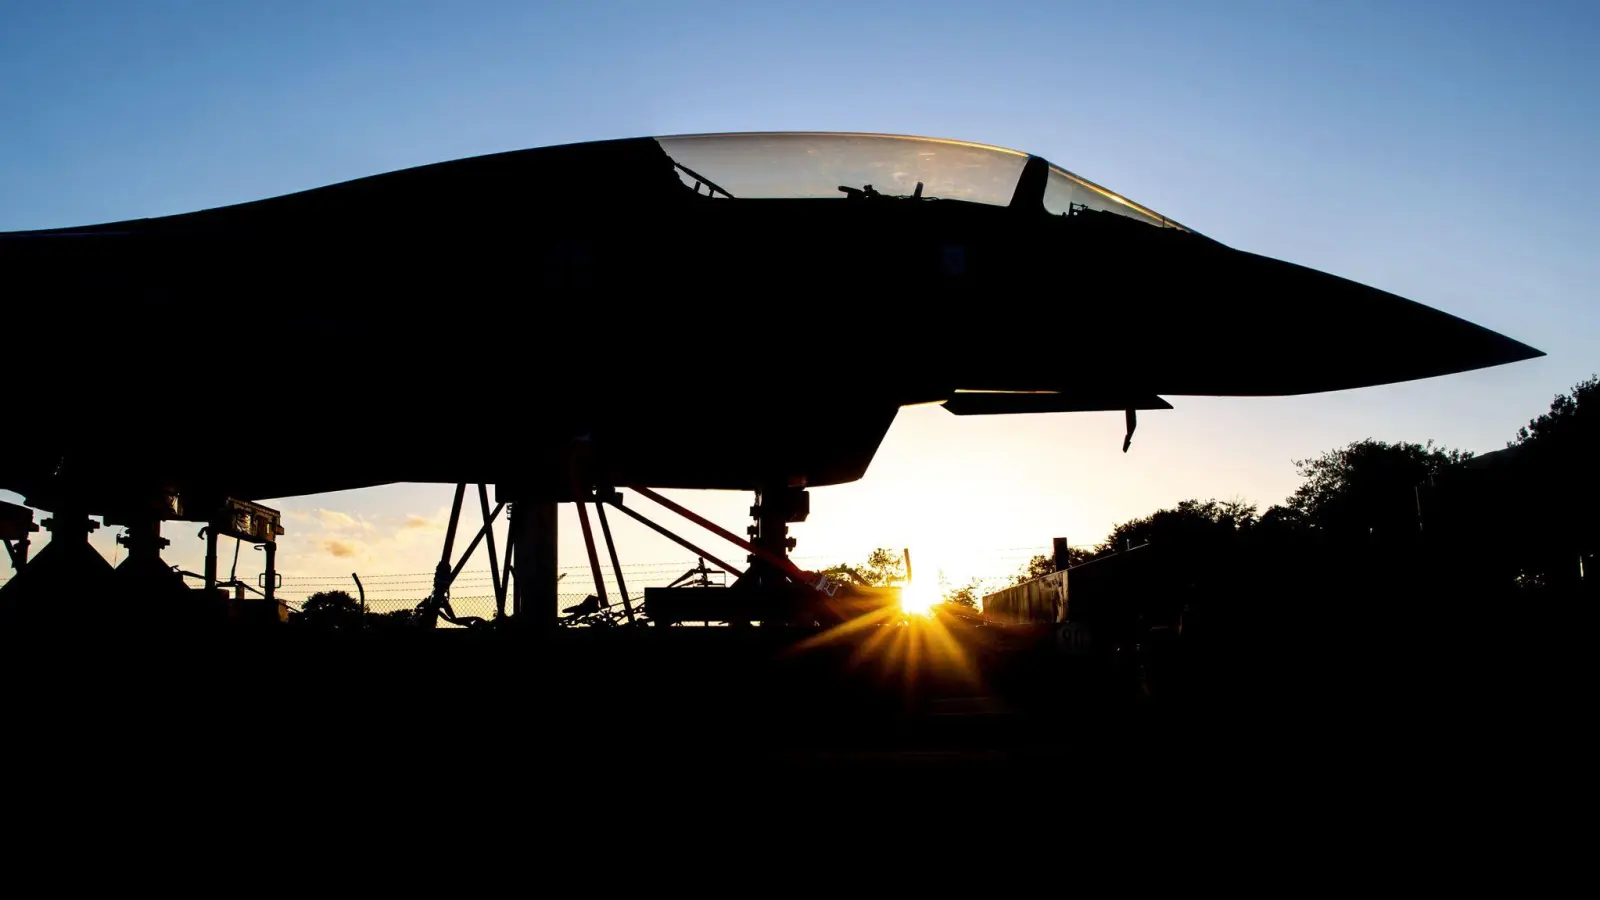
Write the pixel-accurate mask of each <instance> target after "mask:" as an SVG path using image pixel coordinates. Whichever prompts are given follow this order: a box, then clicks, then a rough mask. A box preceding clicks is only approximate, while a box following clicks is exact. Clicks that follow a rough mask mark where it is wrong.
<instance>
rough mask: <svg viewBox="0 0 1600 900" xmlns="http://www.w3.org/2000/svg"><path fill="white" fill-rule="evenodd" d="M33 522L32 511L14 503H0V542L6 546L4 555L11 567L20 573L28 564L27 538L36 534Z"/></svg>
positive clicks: (28, 540)
mask: <svg viewBox="0 0 1600 900" xmlns="http://www.w3.org/2000/svg"><path fill="white" fill-rule="evenodd" d="M38 530H39V526H38V525H37V524H35V523H34V521H33V510H31V509H29V508H27V507H26V506H18V505H16V504H15V503H6V502H4V501H0V542H4V543H5V545H6V555H7V556H8V557H10V559H11V567H12V568H13V569H17V570H18V571H20V570H21V569H22V567H23V566H25V565H27V563H28V546H29V544H30V543H31V541H30V538H29V536H30V535H32V534H34V533H36V532H38Z"/></svg>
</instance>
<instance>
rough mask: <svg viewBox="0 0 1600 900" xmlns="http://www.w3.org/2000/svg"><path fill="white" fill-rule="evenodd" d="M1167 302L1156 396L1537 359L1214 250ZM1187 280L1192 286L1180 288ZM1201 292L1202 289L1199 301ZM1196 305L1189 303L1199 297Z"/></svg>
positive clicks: (1452, 325) (1399, 306) (1373, 379)
mask: <svg viewBox="0 0 1600 900" xmlns="http://www.w3.org/2000/svg"><path fill="white" fill-rule="evenodd" d="M1190 251H1191V252H1190V253H1188V254H1185V255H1186V256H1187V257H1188V258H1187V259H1186V260H1185V261H1184V263H1183V264H1181V265H1177V266H1174V267H1171V268H1170V269H1169V270H1168V271H1169V272H1173V273H1175V275H1174V280H1173V281H1172V282H1171V288H1172V293H1171V296H1179V297H1182V296H1184V294H1185V293H1187V294H1188V296H1189V297H1190V298H1192V299H1190V300H1188V301H1186V302H1171V303H1166V304H1163V306H1164V307H1165V310H1164V311H1165V312H1166V313H1167V314H1168V315H1169V316H1170V320H1169V321H1168V323H1167V326H1166V327H1165V328H1164V329H1162V330H1163V331H1164V332H1165V339H1164V340H1156V341H1154V342H1153V343H1154V344H1155V347H1153V348H1152V349H1153V350H1154V351H1155V353H1154V355H1155V356H1156V357H1157V359H1156V360H1155V362H1154V365H1155V367H1156V368H1157V370H1158V371H1159V373H1160V375H1159V378H1158V382H1159V383H1160V384H1162V385H1169V386H1164V387H1158V392H1159V393H1170V394H1202V395H1219V396H1263V395H1278V394H1309V393H1317V392H1322V391H1338V390H1349V389H1353V388H1361V387H1372V386H1375V385H1382V384H1392V383H1395V382H1401V381H1412V380H1416V379H1420V378H1433V377H1436V376H1439V375H1450V374H1454V373H1457V372H1467V371H1471V370H1473V369H1483V368H1488V367H1490V366H1499V365H1504V364H1506V363H1512V362H1519V361H1521V360H1526V359H1533V358H1535V357H1539V356H1543V355H1544V354H1543V353H1542V352H1541V351H1539V350H1536V349H1534V348H1533V347H1530V346H1528V345H1527V344H1524V343H1522V342H1520V341H1517V340H1514V339H1512V338H1509V337H1506V336H1505V335H1503V334H1499V333H1497V332H1494V331H1491V330H1489V329H1487V328H1484V327H1482V326H1480V325H1475V324H1473V323H1471V322H1468V321H1466V320H1464V319H1461V318H1458V317H1456V316H1453V315H1450V314H1449V313H1446V312H1441V311H1440V310H1437V309H1433V308H1432V307H1429V306H1424V305H1423V304H1421V303H1416V302H1414V301H1411V300H1407V299H1405V298H1404V297H1399V296H1396V295H1394V294H1391V293H1388V292H1387V291H1382V290H1379V289H1377V288H1373V287H1368V286H1367V285H1364V284H1359V283H1357V282H1354V281H1350V280H1349V279H1345V278H1340V277H1338V276H1335V275H1329V274H1327V273H1325V272H1319V271H1317V270H1315V269H1309V268H1306V267H1304V266H1300V265H1296V264H1294V263H1289V262H1284V261H1282V260H1277V259H1272V258H1270V257H1265V256H1259V255H1256V254H1253V253H1246V252H1243V251H1238V250H1233V249H1231V248H1227V247H1223V246H1222V245H1220V244H1211V245H1210V246H1209V247H1191V248H1190ZM1185 281H1186V282H1187V283H1188V285H1190V288H1189V290H1188V291H1187V292H1185V291H1184V290H1182V288H1181V287H1180V284H1182V283H1183V282H1185ZM1197 283H1204V284H1206V285H1208V286H1209V289H1207V290H1205V291H1203V292H1197V291H1195V290H1194V288H1193V286H1194V285H1195V284H1197ZM1197 293H1198V294H1199V295H1200V296H1198V297H1196V296H1195V295H1196V294H1197Z"/></svg>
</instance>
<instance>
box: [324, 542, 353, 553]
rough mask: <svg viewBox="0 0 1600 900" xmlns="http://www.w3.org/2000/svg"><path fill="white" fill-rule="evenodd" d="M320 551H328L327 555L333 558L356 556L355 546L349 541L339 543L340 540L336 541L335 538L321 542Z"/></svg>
mask: <svg viewBox="0 0 1600 900" xmlns="http://www.w3.org/2000/svg"><path fill="white" fill-rule="evenodd" d="M322 549H324V550H326V551H328V553H329V554H331V555H333V556H355V555H356V545H355V544H352V543H350V542H349V541H341V540H338V539H336V538H329V539H328V540H325V541H323V542H322Z"/></svg>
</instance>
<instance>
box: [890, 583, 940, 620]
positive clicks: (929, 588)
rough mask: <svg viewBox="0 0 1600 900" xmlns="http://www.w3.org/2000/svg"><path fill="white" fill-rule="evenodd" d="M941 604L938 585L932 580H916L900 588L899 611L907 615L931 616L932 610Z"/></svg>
mask: <svg viewBox="0 0 1600 900" xmlns="http://www.w3.org/2000/svg"><path fill="white" fill-rule="evenodd" d="M943 602H944V598H943V597H941V596H939V586H938V583H937V582H936V581H935V580H934V579H932V578H917V579H913V580H912V581H909V582H907V583H905V584H903V585H901V586H900V611H901V612H904V613H906V614H907V615H914V616H927V615H932V614H933V608H934V607H935V606H938V605H939V604H940V603H943Z"/></svg>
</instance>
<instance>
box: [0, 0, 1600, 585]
mask: <svg viewBox="0 0 1600 900" xmlns="http://www.w3.org/2000/svg"><path fill="white" fill-rule="evenodd" d="M1597 46H1600V6H1596V5H1594V4H1592V3H1559V2H1543V3H1526V4H1510V3H1501V4H1490V3H1480V2H1450V3H1446V2H1391V3H1381V4H1380V3H1376V2H1343V3H1338V4H1330V3H1326V2H1295V0H1279V2H1218V3H1208V4H1194V3H1184V2H1149V3H1140V2H1118V3H1113V2H1094V3H1074V2H1052V3H989V4H981V5H974V4H970V3H963V4H947V3H939V2H921V3H916V4H909V3H872V2H856V3H825V2H813V3H806V4H777V3H764V4H755V3H692V2H691V3H677V4H672V5H670V6H669V5H666V4H644V3H605V2H593V3H585V4H564V5H561V6H559V7H557V6H554V5H549V6H546V5H541V4H537V3H499V2H489V3H461V2H454V3H421V2H384V3H378V2H364V3H341V2H336V0H324V2H317V3H281V2H280V3H272V4H265V3H262V4H247V3H229V4H212V3H204V2H186V3H178V2H160V0H152V2H146V3H140V4H124V3H87V2H51V3H29V4H20V3H19V4H7V5H6V6H5V7H3V8H0V85H4V87H3V88H0V230H3V229H22V228H33V227H48V226H64V225H74V224H85V223H89V222H96V221H108V220H115V219H121V218H129V217H137V216H147V215H160V214H165V213H174V212H181V211H186V210H190V209H195V208H201V207H206V206H216V205H220V204H226V203H232V202H237V201H244V200H251V199H256V198H259V197H263V196H269V195H273V194H278V193H285V192H289V191H293V190H298V189H303V188H307V187H313V186H316V185H320V184H326V183H329V182H333V181H339V180H343V179H347V178H352V177H357V176H362V175H369V174H373V173H377V172H382V171H387V170H391V169H395V168H400V167H404V166H409V165H415V164H421V163H428V162H435V161H438V160H443V159H451V158H458V157H463V156H470V155H474V154H479V153H488V152H495V151H500V150H507V149H514V148H520V147H532V146H540V145H546V144H552V143H560V142H567V141H578V140H588V139H599V138H610V137H618V136H627V135H639V134H663V133H683V132H702V131H725V130H790V129H793V130H812V129H819V130H861V131H880V132H904V133H913V134H929V135H936V136H943V137H955V138H961V139H967V140H974V141H982V142H986V143H994V144H1000V145H1005V146H1011V147H1016V148H1018V149H1022V150H1027V151H1030V152H1033V153H1037V154H1039V155H1042V156H1045V157H1048V158H1050V159H1051V160H1052V161H1055V162H1057V163H1059V164H1061V165H1064V166H1066V167H1068V168H1070V169H1072V170H1074V171H1076V172H1078V173H1080V174H1082V175H1084V176H1086V177H1089V178H1092V179H1094V180H1095V181H1098V182H1099V183H1101V184H1104V185H1106V186H1108V187H1110V188H1112V189H1114V190H1116V191H1118V192H1120V193H1122V194H1124V195H1126V196H1129V197H1131V198H1134V199H1136V200H1138V201H1140V202H1141V203H1144V204H1146V205H1148V206H1151V207H1153V208H1155V209H1157V210H1160V211H1161V212H1163V213H1165V214H1167V215H1169V216H1171V217H1173V218H1175V219H1177V220H1179V221H1182V222H1184V223H1186V224H1189V225H1192V226H1193V227H1195V228H1197V229H1199V230H1200V231H1202V232H1205V233H1206V234H1209V235H1211V236H1213V237H1215V238H1217V239H1219V240H1222V241H1224V242H1226V243H1229V244H1232V245H1234V246H1238V247H1241V248H1245V249H1249V250H1252V251H1255V252H1259V253H1265V254H1268V255H1272V256H1277V257H1280V258H1284V259H1289V260H1292V261H1295V262H1299V263H1302V264H1306V265H1310V266H1313V267H1316V268H1319V269H1324V270H1327V271H1331V272H1334V273H1336V274H1339V275H1343V276H1346V277H1349V278H1353V279H1356V280H1358V281H1362V282H1366V283H1369V284H1373V285H1375V286H1378V287H1381V288H1384V289H1387V290H1391V291H1394V292H1396V293H1398V294H1401V295H1403V296H1407V297H1410V298H1413V299H1416V300H1419V301H1422V302H1424V303H1428V304H1429V305H1432V306H1436V307H1438V308H1441V309H1444V310H1447V311H1449V312H1452V313H1455V314H1457V315H1461V316H1463V317H1465V318H1468V319H1471V320H1472V321H1475V322H1478V323H1480V324H1483V325H1486V326H1488V327H1490V328H1493V329H1496V330H1498V331H1502V332H1504V333H1506V334H1509V335H1511V336H1512V337H1515V338H1517V339H1519V340H1523V341H1525V342H1527V343H1530V344H1532V345H1534V346H1536V347H1539V348H1540V349H1543V350H1545V351H1547V352H1548V353H1549V354H1550V356H1549V357H1548V358H1546V359H1541V360H1536V361H1532V362H1528V363H1521V364H1517V365H1514V366H1509V367H1504V368H1501V369H1496V370H1490V371H1487V372H1479V373H1470V374H1467V375H1461V376H1454V377H1449V378H1443V379H1434V380H1430V381H1426V382H1421V383H1415V384H1409V385H1398V386H1391V387H1383V388H1372V389H1367V390H1362V391H1354V392H1346V393H1341V394H1335V395H1327V396H1321V397H1316V398H1298V399H1294V400H1180V401H1179V402H1178V404H1177V405H1178V407H1179V408H1178V409H1177V410H1175V411H1173V412H1170V413H1164V414H1150V415H1148V416H1146V417H1145V418H1144V420H1143V422H1142V423H1141V430H1140V434H1139V437H1138V439H1137V440H1136V441H1135V444H1134V450H1133V452H1132V453H1130V454H1128V456H1126V457H1124V456H1122V454H1120V453H1118V452H1116V451H1117V450H1118V449H1120V446H1119V445H1120V437H1121V424H1120V417H1119V416H1109V417H1107V416H1098V415H1078V416H1070V415H1069V416H1044V417H1023V418H1019V419H1013V420H1006V421H997V420H979V421H976V422H968V421H964V420H957V419H956V418H955V417H952V416H948V415H947V414H944V413H943V412H942V411H939V410H914V411H907V412H906V413H903V414H902V418H901V420H900V421H899V422H897V424H896V426H895V429H894V430H893V431H892V432H891V434H890V437H889V440H888V442H887V443H886V445H885V447H884V450H883V453H882V455H880V457H879V459H878V461H877V462H876V463H875V465H874V468H873V470H872V471H871V472H869V474H868V477H867V479H866V480H865V481H863V482H862V483H861V484H859V485H853V486H848V487H841V488H834V489H827V490H826V491H820V492H818V494H819V496H818V497H817V498H815V500H814V507H815V509H816V510H817V516H816V518H815V519H814V521H813V522H809V523H807V524H806V525H803V526H800V527H799V529H797V534H798V535H799V537H800V540H801V551H800V552H801V553H802V554H803V553H805V552H806V550H807V549H808V548H809V549H811V550H813V551H815V552H817V553H821V554H824V555H828V554H832V555H839V556H861V555H864V554H865V552H866V550H868V549H870V547H871V546H872V545H874V544H876V543H890V544H895V545H900V544H903V543H912V542H915V541H921V542H923V543H928V544H934V545H939V544H941V543H942V544H945V545H948V546H945V547H944V549H943V550H942V551H940V552H942V553H943V554H944V555H945V556H946V557H948V558H950V559H951V560H952V564H951V568H952V569H953V570H959V569H962V568H966V569H982V568H985V567H988V568H996V567H1000V568H1004V567H1007V566H1009V565H1010V563H1011V561H1010V559H1009V558H1003V557H1002V556H1001V555H998V551H1000V550H1002V549H1006V548H1013V547H1021V546H1032V545H1044V544H1047V543H1048V539H1049V537H1050V536H1051V535H1053V534H1060V533H1066V534H1069V536H1071V537H1072V538H1073V539H1074V541H1075V542H1090V541H1093V540H1095V539H1098V538H1099V537H1100V536H1102V535H1103V534H1104V533H1105V531H1107V530H1108V529H1109V527H1110V526H1111V525H1112V524H1113V523H1114V522H1115V521H1118V520H1120V519H1124V518H1127V517H1129V516H1132V515H1139V514H1142V513H1144V512H1147V511H1149V510H1150V509H1152V508H1154V507H1155V506H1158V505H1162V504H1170V503H1173V502H1176V501H1177V500H1180V499H1183V498H1184V497H1187V496H1191V495H1199V496H1210V495H1219V496H1225V497H1227V496H1240V497H1244V498H1246V499H1250V500H1255V501H1257V502H1260V503H1262V504H1267V503H1271V502H1274V501H1277V500H1280V499H1282V497H1283V496H1284V495H1285V494H1287V493H1288V492H1289V491H1290V490H1292V488H1293V486H1294V484H1295V481H1296V479H1295V475H1294V471H1293V466H1292V465H1291V463H1290V460H1291V459H1294V458H1299V457H1305V456H1309V455H1312V454H1315V453H1318V452H1320V451H1322V450H1325V449H1329V448H1331V447H1334V446H1337V445H1339V444H1342V443H1345V442H1348V441H1350V440H1355V439H1359V438H1364V437H1368V436H1372V437H1378V438H1383V439H1390V440H1399V439H1408V440H1411V439H1415V440H1420V439H1426V438H1435V439H1437V440H1439V441H1441V442H1443V443H1445V444H1449V445H1452V446H1460V447H1465V448H1468V449H1475V450H1479V451H1482V450H1489V449H1494V448H1495V447H1498V446H1500V445H1501V444H1503V442H1504V441H1505V440H1506V439H1507V438H1509V437H1510V436H1511V434H1512V433H1513V432H1514V430H1515V429H1516V427H1517V426H1518V425H1519V424H1521V423H1522V422H1524V421H1525V420H1526V419H1528V418H1529V417H1531V416H1533V415H1535V414H1537V413H1538V412H1540V411H1541V410H1542V409H1544V408H1545V407H1546V405H1547V404H1548V402H1549V400H1550V398H1551V396H1552V395H1553V394H1554V393H1556V392H1557V391H1563V390H1566V389H1568V388H1569V387H1570V386H1571V385H1572V384H1573V383H1574V382H1576V381H1578V380H1580V379H1582V378H1584V377H1586V376H1588V375H1589V374H1590V373H1591V372H1593V371H1595V370H1596V369H1600V300H1597V298H1596V296H1595V288H1594V285H1596V284H1597V283H1600V254H1597V253H1595V252H1594V249H1593V246H1592V245H1593V242H1594V239H1595V235H1596V233H1597V231H1600V228H1597V226H1600V212H1597V211H1596V209H1597V202H1596V201H1597V200H1600V174H1597V170H1596V167H1594V166H1593V164H1592V161H1593V160H1595V159H1600V116H1596V115H1595V110H1597V109H1600V64H1597V63H1596V61H1595V54H1594V48H1595V47H1597ZM8 299H9V300H11V302H29V301H27V300H26V299H25V298H8ZM12 339H14V338H12V337H11V336H4V335H0V346H3V344H4V342H6V341H8V340H12ZM278 349H279V351H280V353H281V354H282V356H281V357H280V358H281V360H282V364H283V365H285V366H288V365H297V364H306V363H303V362H297V361H296V360H295V357H294V355H293V351H292V348H278ZM1250 349H1251V348H1249V347H1227V348H1218V352H1226V353H1235V354H1238V353H1246V354H1247V353H1249V352H1250ZM416 353H417V354H418V356H419V357H420V356H422V355H423V354H424V353H425V348H417V349H416ZM87 377H88V381H87V382H86V389H89V390H96V391H102V392H105V393H106V394H107V396H108V397H111V396H115V392H116V390H117V388H116V380H115V377H114V374H113V373H109V372H93V370H92V369H91V370H90V374H89V375H88V376H87ZM366 377H378V378H382V377H383V376H382V375H381V374H380V375H378V376H366ZM395 378H396V379H397V380H396V383H395V384H394V385H391V387H396V388H398V389H403V390H417V391H418V392H419V396H421V392H422V390H423V386H422V385H419V384H418V383H417V381H416V376H415V374H414V373H413V372H410V371H408V372H407V374H406V375H404V376H399V375H396V376H395ZM169 396H170V397H171V398H172V400H173V401H174V402H175V403H181V398H182V377H181V376H177V375H175V377H174V380H173V382H172V384H171V393H170V395H169ZM241 400H243V397H241ZM286 414H290V415H292V410H289V411H286ZM1113 420H1117V421H1113ZM936 486H937V489H938V490H939V491H940V492H941V493H940V495H939V497H940V498H941V499H939V500H938V502H934V501H932V500H930V499H929V498H930V497H931V496H932V495H933V491H934V490H935V487H936ZM448 493H449V492H448V488H442V487H438V486H429V487H420V486H419V487H395V488H387V489H381V490H378V491H369V492H359V493H356V494H346V495H334V496H330V497H324V498H308V499H301V500H295V501H287V500H286V501H284V502H283V503H282V505H283V506H284V507H285V509H286V510H289V511H292V512H296V513H297V514H300V515H303V516H305V517H306V519H304V525H305V527H304V528H303V529H302V533H303V534H305V535H306V537H303V538H301V539H299V543H295V544H286V546H285V562H286V567H288V566H290V565H292V566H294V567H296V570H304V571H307V572H310V571H317V572H322V571H330V572H331V571H342V570H346V569H348V568H349V565H348V564H350V563H351V561H352V559H356V560H359V561H362V562H364V563H365V564H368V565H370V566H372V567H373V568H374V570H375V571H382V570H386V569H392V567H394V566H397V565H402V564H404V563H406V562H407V561H408V560H410V559H411V558H412V556H414V555H415V551H416V547H413V546H411V545H410V544H406V545H404V546H405V547H407V548H410V549H408V550H406V551H405V553H406V554H410V555H404V554H402V550H401V548H402V545H401V544H400V543H398V542H397V540H398V536H399V535H400V531H399V529H400V526H401V525H402V524H404V523H405V522H407V521H409V520H408V519H407V518H406V517H407V516H413V515H415V516H422V517H424V518H428V517H435V516H436V515H437V513H438V508H439V507H440V506H441V505H442V504H444V503H445V502H447V500H448ZM697 503H698V505H699V507H700V508H702V509H706V510H708V511H710V512H712V513H714V514H720V515H721V517H722V518H723V519H724V520H725V521H729V524H737V520H738V518H739V517H740V515H741V514H742V510H743V508H744V506H746V505H747V504H748V500H747V498H743V497H725V496H713V497H707V498H702V499H701V500H699V501H697ZM318 510H327V511H331V512H337V513H340V514H341V515H344V516H347V517H350V518H352V519H353V520H355V521H362V522H366V523H367V524H368V525H370V526H371V527H370V528H363V529H362V531H363V533H365V534H368V535H370V536H373V537H372V540H373V541H374V542H376V541H379V540H380V538H381V540H382V541H384V542H386V543H384V546H385V547H387V548H388V549H384V550H373V551H372V553H371V555H369V556H367V557H355V556H346V557H333V556H331V554H329V553H328V546H329V545H328V543H327V541H328V540H335V539H336V538H328V539H323V538H313V537H311V535H313V534H316V533H318V532H314V531H312V530H311V527H310V526H312V525H314V524H317V523H318V522H320V521H321V519H319V516H321V514H320V513H318V512H317V511H318ZM829 518H831V519H832V520H833V522H834V524H832V525H830V524H829V523H828V519H829ZM930 519H938V520H945V524H944V525H942V526H941V529H942V530H940V531H939V533H938V534H933V533H930V532H929V526H928V525H927V522H928V521H929V520H930ZM333 521H336V522H342V521H343V520H342V519H337V517H334V519H333ZM845 522H848V523H850V524H848V525H847V524H842V523H845ZM979 523H981V525H980V524H979ZM173 530H176V528H174V529H173ZM412 530H413V531H417V530H418V529H412ZM574 530H575V529H568V534H569V535H571V534H572V533H573V531H574ZM293 534H294V531H293V528H291V537H292V536H293ZM100 540H101V541H102V542H104V540H105V538H104V536H102V537H101V538H100ZM287 540H290V538H286V541H287ZM629 541H630V543H628V546H629V547H631V548H634V549H636V550H637V551H638V552H639V553H640V554H643V555H644V556H647V557H650V558H652V559H668V560H674V559H678V558H681V557H682V554H681V553H679V552H678V551H676V550H675V549H673V548H668V547H662V546H658V545H655V544H652V543H651V542H650V541H649V540H646V539H645V538H642V537H640V538H637V539H633V538H630V539H629ZM190 544H192V542H188V543H184V542H178V543H176V544H175V546H174V548H173V551H172V553H173V555H174V557H175V561H180V562H186V563H187V562H189V561H190V560H189V559H187V558H184V556H185V554H190V553H192V552H193V547H192V546H190ZM858 545H860V546H858ZM980 545H981V549H985V550H988V551H995V552H994V553H990V554H989V555H988V556H984V555H983V554H979V553H977V552H976V551H977V549H980ZM105 546H106V547H109V544H106V545H105ZM374 546H376V544H374ZM576 546H577V545H576V544H573V543H572V542H571V541H564V542H563V552H564V554H566V555H567V556H568V557H570V559H571V561H574V562H575V561H578V559H579V557H578V556H577V555H576V554H575V552H574V550H575V548H576ZM962 548H966V549H962ZM968 551H970V552H968ZM108 552H109V550H108ZM964 555H966V556H972V557H973V559H970V560H967V559H961V562H960V564H959V565H957V564H956V562H955V560H957V559H960V558H962V557H963V556H964ZM984 559H988V560H990V561H988V562H984V561H983V560H984ZM430 566H431V563H429V562H427V561H426V560H423V559H419V560H417V561H416V563H415V564H414V565H411V566H410V567H409V568H404V569H400V570H399V571H422V570H425V569H427V568H429V567H430ZM975 574H976V573H975Z"/></svg>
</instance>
